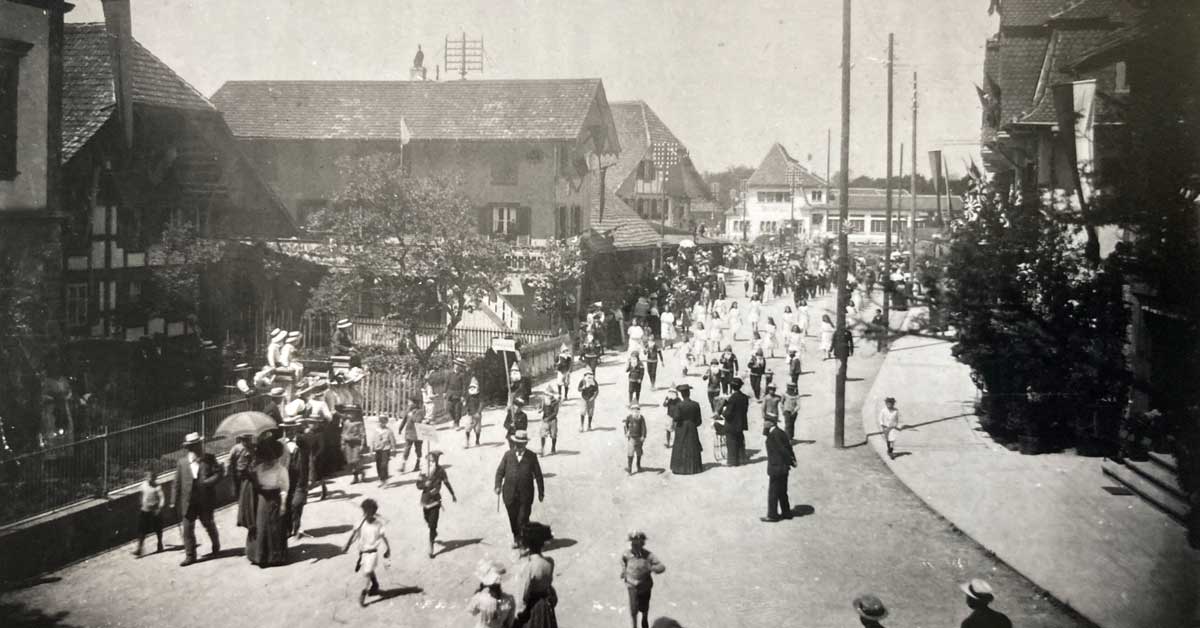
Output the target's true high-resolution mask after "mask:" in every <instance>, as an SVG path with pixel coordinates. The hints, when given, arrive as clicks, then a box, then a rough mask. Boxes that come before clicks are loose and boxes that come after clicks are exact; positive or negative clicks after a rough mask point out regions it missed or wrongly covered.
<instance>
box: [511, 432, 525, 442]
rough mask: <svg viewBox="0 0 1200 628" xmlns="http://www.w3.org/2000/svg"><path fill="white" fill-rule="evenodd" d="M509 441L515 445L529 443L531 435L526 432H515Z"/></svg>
mask: <svg viewBox="0 0 1200 628" xmlns="http://www.w3.org/2000/svg"><path fill="white" fill-rule="evenodd" d="M508 440H511V441H512V442H514V443H528V442H529V434H528V433H527V432H526V431H525V430H517V431H515V432H513V435H512V436H509V437H508Z"/></svg>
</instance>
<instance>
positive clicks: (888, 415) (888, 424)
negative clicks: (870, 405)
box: [879, 406, 900, 443]
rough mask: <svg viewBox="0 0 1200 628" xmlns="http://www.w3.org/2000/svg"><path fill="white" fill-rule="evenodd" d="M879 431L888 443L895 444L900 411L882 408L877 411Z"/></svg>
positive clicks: (898, 428)
mask: <svg viewBox="0 0 1200 628" xmlns="http://www.w3.org/2000/svg"><path fill="white" fill-rule="evenodd" d="M879 430H880V431H882V432H883V435H884V437H885V438H887V441H888V442H889V443H895V442H896V439H897V438H898V437H899V434H900V411H899V410H888V408H887V406H884V407H883V409H881V410H880V411H879Z"/></svg>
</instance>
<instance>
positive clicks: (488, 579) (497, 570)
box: [475, 560, 505, 587]
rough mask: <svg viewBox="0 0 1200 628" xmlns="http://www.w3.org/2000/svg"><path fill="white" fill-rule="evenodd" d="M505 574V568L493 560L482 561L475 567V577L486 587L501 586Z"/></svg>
mask: <svg viewBox="0 0 1200 628" xmlns="http://www.w3.org/2000/svg"><path fill="white" fill-rule="evenodd" d="M504 574H505V570H504V566H503V565H501V564H500V563H498V562H496V561H493V560H481V561H479V564H478V565H477V566H476V567H475V577H476V578H478V579H479V584H482V585H483V586H485V587H490V586H492V585H496V584H500V580H501V579H502V578H503V576H504Z"/></svg>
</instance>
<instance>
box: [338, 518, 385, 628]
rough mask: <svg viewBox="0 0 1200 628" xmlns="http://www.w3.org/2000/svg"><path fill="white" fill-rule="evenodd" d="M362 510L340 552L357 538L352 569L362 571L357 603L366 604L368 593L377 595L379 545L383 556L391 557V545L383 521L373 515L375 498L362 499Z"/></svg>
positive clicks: (347, 549)
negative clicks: (376, 573) (356, 549)
mask: <svg viewBox="0 0 1200 628" xmlns="http://www.w3.org/2000/svg"><path fill="white" fill-rule="evenodd" d="M362 511H363V519H362V522H361V523H359V524H358V528H357V529H355V530H354V532H353V533H352V534H351V535H350V538H349V539H346V546H345V547H343V548H342V552H343V553H345V552H348V551H350V545H351V544H352V543H354V539H355V538H357V539H358V562H357V563H355V564H354V571H361V572H362V575H363V589H362V591H360V592H359V594H358V604H359V606H366V605H367V596H368V595H379V580H378V579H376V578H375V567H376V566H377V565H378V564H379V547H380V545H382V546H383V557H384V558H391V556H392V546H391V544H390V543H388V539H387V535H386V534H384V532H383V522H382V521H380V520H379V519H378V518H377V517H376V516H375V513H377V512H378V511H379V505H378V504H376V503H375V500H373V499H364V500H363V503H362Z"/></svg>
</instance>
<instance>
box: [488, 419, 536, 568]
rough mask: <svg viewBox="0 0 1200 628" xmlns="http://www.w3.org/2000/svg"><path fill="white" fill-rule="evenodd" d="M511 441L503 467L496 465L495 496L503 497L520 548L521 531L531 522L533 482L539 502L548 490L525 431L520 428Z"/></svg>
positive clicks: (502, 462)
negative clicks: (529, 446) (510, 447)
mask: <svg viewBox="0 0 1200 628" xmlns="http://www.w3.org/2000/svg"><path fill="white" fill-rule="evenodd" d="M509 442H511V443H512V449H510V450H508V451H506V452H504V457H503V458H501V459H500V466H499V467H497V468H496V495H498V496H501V497H503V499H504V508H505V509H506V510H508V525H509V529H510V530H511V532H512V535H513V547H514V548H516V547H520V543H521V530H523V529H524V528H525V525H526V524H528V523H529V515H530V512H531V511H532V510H533V486H534V483H535V482H536V483H537V498H538V501H542V500H543V499H545V497H546V489H545V486H544V485H543V483H542V467H541V465H539V464H538V459H537V455H536V454H534V453H533V452H532V451H528V450H527V449H526V448H525V447H526V445H528V444H529V436H528V435H527V434H526V433H525V430H517V431H516V432H515V433H513V435H512V437H511V438H510V439H509ZM497 510H499V507H497Z"/></svg>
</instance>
